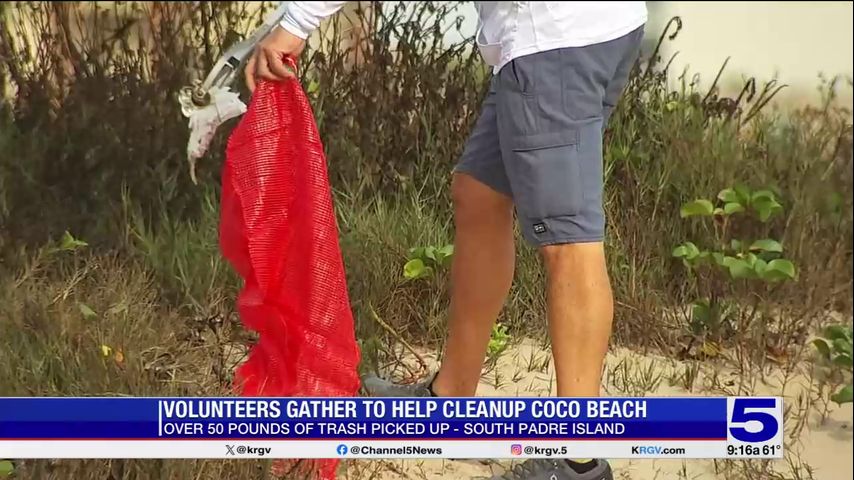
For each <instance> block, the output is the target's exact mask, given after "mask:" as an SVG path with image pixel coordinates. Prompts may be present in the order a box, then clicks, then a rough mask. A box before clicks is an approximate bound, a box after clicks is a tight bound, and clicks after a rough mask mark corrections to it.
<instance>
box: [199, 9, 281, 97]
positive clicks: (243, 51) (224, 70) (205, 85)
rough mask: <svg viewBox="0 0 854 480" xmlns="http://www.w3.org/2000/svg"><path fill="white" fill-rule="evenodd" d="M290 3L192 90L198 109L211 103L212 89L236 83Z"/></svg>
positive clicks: (239, 45)
mask: <svg viewBox="0 0 854 480" xmlns="http://www.w3.org/2000/svg"><path fill="white" fill-rule="evenodd" d="M287 4H288V2H281V3H280V4H279V7H278V8H276V10H274V11H273V12H271V13H270V14H269V15H267V17H266V18H265V19H264V23H263V24H262V25H261V26H260V27H259V28H258V29H257V30H255V32H253V33H252V35H250V36H249V37H248V38H246V39H245V40H243V41H241V42H238V43H236V44H234V45H232V46H231V47H229V48H228V50H226V51H225V53H224V54H223V55H222V56H221V57H220V59H219V60H217V62H216V64H214V66H213V68H212V69H211V71H210V73H209V74H208V76H207V77H206V78H205V80H204V81H203V82H201V83H198V82H197V83H196V84H195V85H193V86H192V87H185V88H189V89H191V90H190V100H191V101H192V102H193V104H194V105H196V106H198V107H204V106H206V105H208V104H209V103H210V91H211V89H212V88H224V87H229V86H230V85H231V84H232V83H234V79H235V77H236V76H237V75H238V74H239V72H240V71H241V69H242V67H243V65H244V63H246V61H247V60H248V59H249V57H250V56H251V55H252V51H253V50H254V49H255V46H256V45H257V44H258V42H260V41H261V40H262V39H263V38H264V37H266V36H267V35H268V34H269V33H270V31H272V30H273V28H274V27H275V26H276V25H278V23H279V21H281V19H282V17H283V16H284V15H285V11H286V10H287Z"/></svg>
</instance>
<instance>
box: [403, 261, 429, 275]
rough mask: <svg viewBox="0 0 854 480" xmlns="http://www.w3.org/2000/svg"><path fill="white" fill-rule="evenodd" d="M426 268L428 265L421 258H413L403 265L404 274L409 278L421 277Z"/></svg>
mask: <svg viewBox="0 0 854 480" xmlns="http://www.w3.org/2000/svg"><path fill="white" fill-rule="evenodd" d="M426 270H427V267H426V266H425V265H424V262H423V261H422V260H421V259H420V258H413V259H412V260H410V261H408V262H406V265H404V266H403V276H404V277H405V278H408V279H409V280H413V279H416V278H421V277H422V276H424V274H425V272H426Z"/></svg>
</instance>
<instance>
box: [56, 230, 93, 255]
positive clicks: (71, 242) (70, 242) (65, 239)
mask: <svg viewBox="0 0 854 480" xmlns="http://www.w3.org/2000/svg"><path fill="white" fill-rule="evenodd" d="M87 246H89V244H88V243H86V242H84V241H82V240H77V239H76V238H74V237H73V236H71V233H69V232H68V230H66V231H65V233H64V234H63V235H62V240H60V243H59V249H60V250H63V251H68V252H73V251H74V250H77V249H78V248H81V247H87Z"/></svg>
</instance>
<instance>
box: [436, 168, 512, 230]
mask: <svg viewBox="0 0 854 480" xmlns="http://www.w3.org/2000/svg"><path fill="white" fill-rule="evenodd" d="M451 198H452V200H453V202H454V217H455V219H456V223H457V224H458V225H460V226H465V225H472V224H484V223H489V224H496V223H498V224H502V225H503V224H508V223H509V222H512V220H513V202H512V201H511V199H510V198H509V197H507V196H506V195H503V194H501V193H499V192H497V191H495V190H493V189H492V188H490V187H489V186H487V185H485V184H484V183H481V182H480V181H478V180H476V179H475V178H473V177H471V176H469V175H465V174H456V175H454V180H453V182H452V184H451ZM509 224H511V225H512V223H509Z"/></svg>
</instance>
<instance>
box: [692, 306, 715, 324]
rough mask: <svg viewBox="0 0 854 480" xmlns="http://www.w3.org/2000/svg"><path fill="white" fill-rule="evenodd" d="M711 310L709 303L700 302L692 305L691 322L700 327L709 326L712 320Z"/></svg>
mask: <svg viewBox="0 0 854 480" xmlns="http://www.w3.org/2000/svg"><path fill="white" fill-rule="evenodd" d="M711 315H712V313H711V308H710V307H709V302H708V301H706V300H700V301H697V302H694V303H693V304H692V305H691V321H692V322H694V323H696V324H699V325H708V323H709V320H710V319H711Z"/></svg>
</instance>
